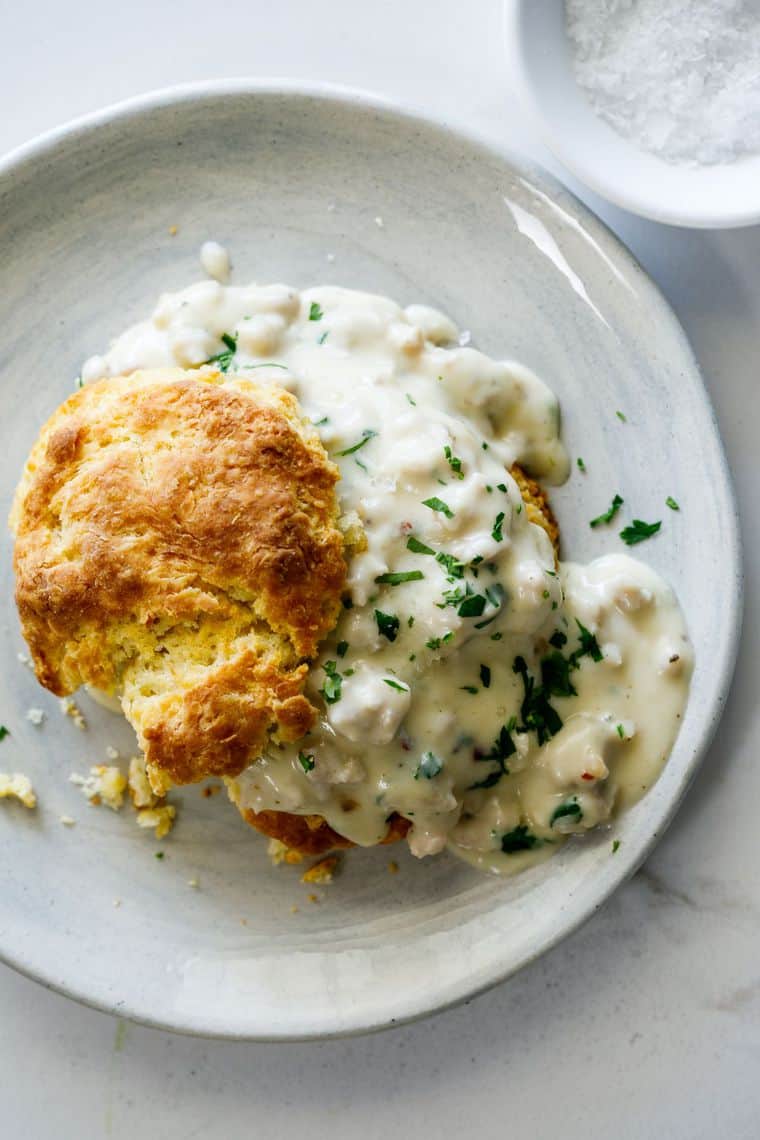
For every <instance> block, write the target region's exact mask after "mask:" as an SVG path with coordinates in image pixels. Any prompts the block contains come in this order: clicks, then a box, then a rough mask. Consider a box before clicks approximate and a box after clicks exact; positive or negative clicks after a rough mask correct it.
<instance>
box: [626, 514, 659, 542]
mask: <svg viewBox="0 0 760 1140" xmlns="http://www.w3.org/2000/svg"><path fill="white" fill-rule="evenodd" d="M661 526H662V522H653V523H648V522H642V520H641V519H634V520H633V522H632V523H631V525H630V526H624V527H623V529H622V530H621V532H620V537H621V538H622V540H623V542H624V543H626V545H627V546H636V544H637V543H639V542H644V540H645V539H647V538H651V537H652V535H653V534H657V531H658V530H659V529H660V527H661Z"/></svg>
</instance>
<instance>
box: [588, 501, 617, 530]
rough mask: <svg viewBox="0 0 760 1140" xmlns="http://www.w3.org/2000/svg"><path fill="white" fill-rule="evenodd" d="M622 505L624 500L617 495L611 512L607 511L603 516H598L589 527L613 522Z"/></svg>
mask: <svg viewBox="0 0 760 1140" xmlns="http://www.w3.org/2000/svg"><path fill="white" fill-rule="evenodd" d="M622 505H623V499H621V497H620V495H615V497H614V499H613V500H612V504H611V505H610V507H609V510H606V511H605V512H604V514H603V515H598V516H597V517H596V518H595V519H592V520H591V522H590V523H589V524H588V525H589V526H591V527H594V526H599V525H600V523H608V522H612V520H613V519H614V517H615V515H616V514H617V513H618V511H619V510H620V508H621V507H622Z"/></svg>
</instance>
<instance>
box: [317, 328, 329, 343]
mask: <svg viewBox="0 0 760 1140" xmlns="http://www.w3.org/2000/svg"><path fill="white" fill-rule="evenodd" d="M329 335H330V330H329V329H326V330H325V331H324V332H323V333H322V335H321V336H320V337H317V344H324V343H325V341H326V340H327V338H328V336H329Z"/></svg>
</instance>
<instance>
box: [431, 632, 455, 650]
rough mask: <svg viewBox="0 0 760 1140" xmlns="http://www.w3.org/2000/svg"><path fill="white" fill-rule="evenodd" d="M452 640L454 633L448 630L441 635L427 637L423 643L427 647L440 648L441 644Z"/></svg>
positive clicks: (446, 643)
mask: <svg viewBox="0 0 760 1140" xmlns="http://www.w3.org/2000/svg"><path fill="white" fill-rule="evenodd" d="M453 640H454V634H453V633H451V631H449V633H444V635H443V637H431V638H429V639H428V640H427V641H426V642H425V645H426V646H427V648H428V649H440V648H441V646H442V645H448V643H449V642H450V641H453Z"/></svg>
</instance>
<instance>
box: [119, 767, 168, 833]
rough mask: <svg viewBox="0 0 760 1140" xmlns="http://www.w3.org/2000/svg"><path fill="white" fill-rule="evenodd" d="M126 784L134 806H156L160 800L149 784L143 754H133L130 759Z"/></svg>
mask: <svg viewBox="0 0 760 1140" xmlns="http://www.w3.org/2000/svg"><path fill="white" fill-rule="evenodd" d="M127 784H128V786H129V796H130V799H131V800H132V804H133V806H134V807H135V808H138V809H139V808H154V807H158V805H159V802H160V801H159V797H158V796H157V795H156V793H155V792H154V791H153V789H152V787H151V786H150V781H149V779H148V773H147V771H146V768H145V757H144V756H133V757H132V758H131V759H130V761H129V776H128V779H127ZM145 826H147V825H145Z"/></svg>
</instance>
